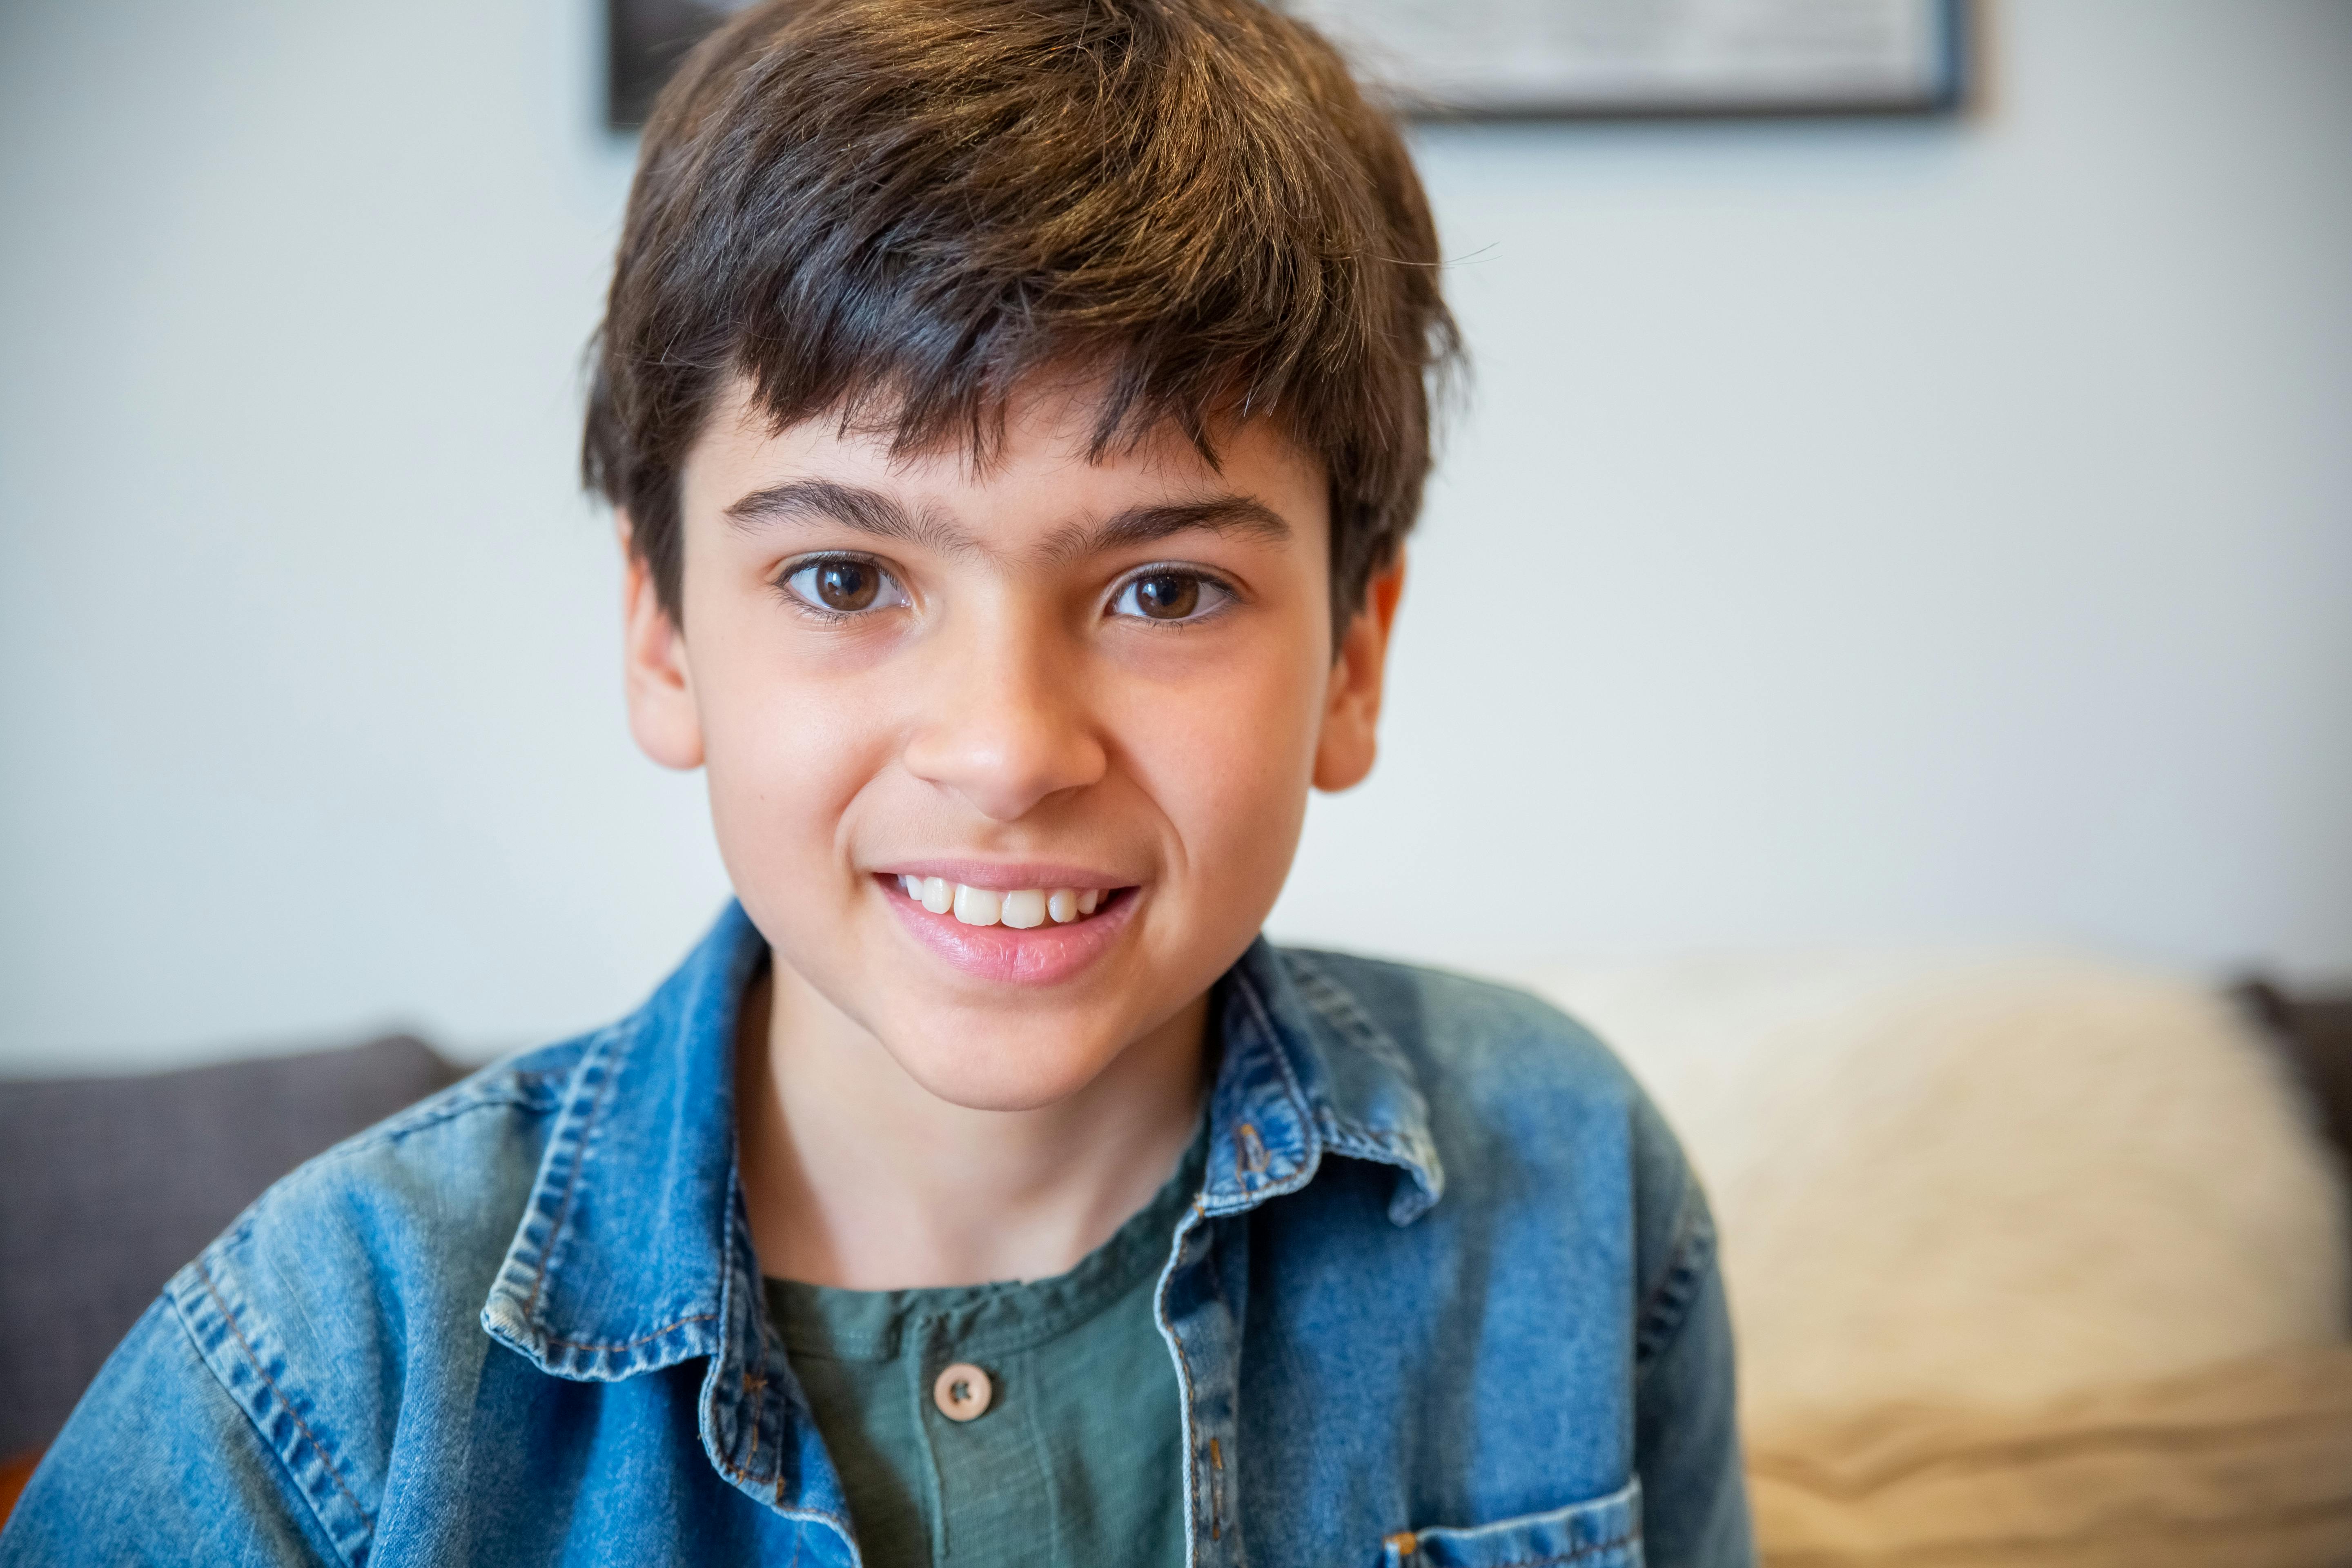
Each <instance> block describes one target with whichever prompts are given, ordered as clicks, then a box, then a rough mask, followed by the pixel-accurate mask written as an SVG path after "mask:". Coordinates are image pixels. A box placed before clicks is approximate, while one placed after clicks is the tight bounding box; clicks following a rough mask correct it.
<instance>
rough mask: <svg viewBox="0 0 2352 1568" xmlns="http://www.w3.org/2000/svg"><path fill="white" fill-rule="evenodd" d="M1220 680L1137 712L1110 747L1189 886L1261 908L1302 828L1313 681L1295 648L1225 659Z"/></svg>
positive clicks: (1311, 669) (1314, 672) (1256, 915)
mask: <svg viewBox="0 0 2352 1568" xmlns="http://www.w3.org/2000/svg"><path fill="white" fill-rule="evenodd" d="M1223 670H1224V673H1223V674H1221V675H1220V676H1219V677H1218V678H1217V679H1207V680H1200V679H1196V680H1193V681H1189V682H1187V683H1186V684H1185V687H1184V688H1183V689H1181V691H1179V692H1175V693H1166V692H1162V693H1158V694H1155V698H1154V700H1147V701H1144V702H1140V703H1139V704H1137V705H1136V707H1135V709H1134V710H1133V711H1131V712H1130V714H1129V716H1128V718H1127V721H1126V722H1125V723H1123V724H1122V726H1121V728H1122V731H1124V733H1123V736H1122V742H1123V745H1122V749H1123V750H1124V751H1125V752H1126V753H1127V755H1128V756H1129V759H1130V760H1131V765H1132V766H1133V767H1134V769H1135V770H1136V772H1137V773H1138V774H1139V779H1140V782H1141V783H1142V784H1143V787H1144V788H1145V790H1146V791H1147V792H1148V793H1149V794H1150V795H1151V797H1152V798H1153V799H1154V801H1156V802H1157V803H1158V805H1159V806H1160V810H1161V811H1163V812H1164V813H1166V814H1167V816H1168V818H1169V820H1170V822H1171V825H1172V826H1174V828H1175V830H1176V835H1177V837H1178V839H1179V840H1180V842H1181V844H1182V846H1183V852H1184V854H1185V856H1186V857H1187V858H1188V860H1189V861H1190V865H1189V867H1188V869H1189V870H1190V871H1191V873H1192V877H1193V879H1194V880H1195V885H1196V886H1200V887H1205V888H1212V889H1216V890H1217V891H1218V893H1219V895H1220V896H1221V897H1223V896H1225V895H1226V894H1227V893H1228V891H1229V892H1230V895H1231V896H1232V897H1233V898H1234V899H1235V900H1240V901H1242V902H1246V903H1249V904H1252V905H1255V904H1259V903H1263V904H1265V906H1267V907H1271V905H1272V902H1273V899H1274V895H1275V894H1276V892H1278V891H1279V890H1280V888H1281V883H1282V879H1283V878H1284V876H1285V875H1286V874H1287V872H1288V870H1289V868H1290V859H1291V856H1292V854H1293V852H1294V851H1295V850H1296V849H1297V845H1298V835H1299V830H1300V827H1301V826H1302V824H1303V823H1304V821H1305V818H1306V809H1307V782H1308V779H1309V777H1310V775H1311V774H1312V773H1313V769H1314V757H1315V740H1316V725H1317V722H1318V720H1319V718H1320V716H1321V697H1322V689H1323V679H1322V671H1321V670H1320V668H1318V665H1317V663H1316V661H1315V660H1314V659H1313V658H1311V657H1308V656H1307V655H1306V654H1305V653H1303V652H1301V651H1298V650H1282V651H1276V650H1266V656H1265V657H1263V658H1251V657H1236V658H1232V659H1230V660H1227V661H1224V665H1223ZM1264 913H1265V910H1264V909H1256V910H1255V911H1254V912H1249V913H1248V919H1249V920H1250V921H1252V922H1253V924H1254V922H1255V921H1256V920H1257V919H1261V918H1263V916H1264Z"/></svg>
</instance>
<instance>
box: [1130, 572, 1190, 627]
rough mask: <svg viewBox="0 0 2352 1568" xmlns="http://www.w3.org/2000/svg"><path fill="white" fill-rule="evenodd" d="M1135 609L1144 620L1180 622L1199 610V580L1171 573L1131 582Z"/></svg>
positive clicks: (1161, 573) (1140, 578)
mask: <svg viewBox="0 0 2352 1568" xmlns="http://www.w3.org/2000/svg"><path fill="white" fill-rule="evenodd" d="M1133 593H1134V595H1135V607H1136V609H1137V610H1138V611H1139V612H1140V613H1141V614H1142V615H1143V616H1146V617H1147V618H1148V619H1150V620H1155V621H1181V620H1182V619H1184V617H1185V616H1190V615H1191V614H1192V612H1193V611H1195V610H1197V609H1199V608H1200V607H1201V580H1200V579H1199V578H1198V577H1185V576H1180V575H1178V574H1175V573H1173V572H1160V573H1156V574H1153V575H1151V576H1149V577H1139V578H1137V579H1136V580H1135V584H1134V587H1133Z"/></svg>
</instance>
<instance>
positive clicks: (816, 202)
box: [583, 0, 1460, 633]
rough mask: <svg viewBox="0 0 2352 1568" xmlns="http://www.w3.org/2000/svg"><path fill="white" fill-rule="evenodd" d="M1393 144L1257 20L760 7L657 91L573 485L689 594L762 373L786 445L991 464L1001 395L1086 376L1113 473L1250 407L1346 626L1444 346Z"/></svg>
mask: <svg viewBox="0 0 2352 1568" xmlns="http://www.w3.org/2000/svg"><path fill="white" fill-rule="evenodd" d="M1437 268H1438V253H1437V234H1436V228H1435V226H1434V225H1433V223H1432V222H1431V220H1430V216H1429V205H1428V203H1427V201H1426V199H1425V198H1424V197H1423V195H1422V190H1421V184H1420V181H1419V180H1418V179H1417V178H1416V177H1415V175H1414V174H1413V169H1412V162H1411V160H1410V158H1409V157H1408V155H1407V154H1406V152H1405V149H1404V145H1403V142H1402V140H1401V139H1400V137H1399V135H1398V132H1397V130H1396V127H1395V126H1394V124H1393V123H1392V122H1391V121H1390V120H1389V119H1388V117H1387V116H1385V115H1384V114H1382V113H1381V112H1380V111H1379V110H1375V109H1374V108H1372V107H1371V106H1370V104H1368V103H1367V102H1366V101H1365V100H1364V98H1363V97H1362V95H1361V94H1360V93H1359V91H1358V90H1357V88H1356V85H1355V83H1354V82H1353V81H1352V80H1351V79H1349V75H1348V71H1347V68H1346V67H1345V66H1344V65H1343V64H1342V63H1341V62H1340V60H1339V57H1338V55H1337V54H1335V53H1334V52H1333V50H1332V49H1331V47H1330V46H1329V45H1328V44H1327V43H1325V42H1324V41H1323V39H1322V38H1320V37H1318V36H1317V35H1316V34H1315V33H1314V32H1312V31H1311V30H1309V29H1308V28H1307V27H1306V26H1302V25H1301V24H1299V23H1298V22H1296V21H1294V20H1292V19H1290V18H1288V17H1286V16H1282V15H1280V14H1279V13H1277V12H1276V11H1274V10H1272V9H1271V8H1269V7H1267V6H1265V5H1261V4H1259V3H1257V0H768V3H766V4H762V5H754V6H752V7H751V9H749V10H747V11H745V12H743V13H741V14H740V15H739V16H736V17H734V18H733V19H732V20H731V21H730V22H729V23H728V24H727V25H726V26H724V27H723V28H721V29H720V30H719V32H718V33H717V34H716V35H714V36H713V37H711V38H709V40H707V41H706V42H705V43H704V44H703V45H702V46H701V47H699V48H698V49H697V50H696V51H695V52H694V53H693V54H692V55H691V56H689V57H688V59H687V61H686V62H685V64H684V66H683V68H681V69H680V71H679V73H678V75H677V78H676V79H674V80H673V81H672V82H671V83H670V85H669V86H668V88H667V89H665V90H664V91H663V93H662V95H661V98H660V100H659V101H658V102H657V103H656V105H655V108H654V111H653V115H652V118H651V120H650V121H649V122H648V123H647V125H646V132H645V142H644V145H643V148H642V150H641V151H640V153H639V155H638V163H637V175H636V182H635V185H634V186H633V187H632V189H631V191H630V193H629V207H628V218H627V223H626V226H625V229H624V232H623V234H622V237H621V245H620V251H619V255H618V257H617V258H616V259H615V263H614V274H613V288H612V294H611V297H610V299H609V300H608V301H607V304H606V308H605V316H604V325H603V327H602V329H601V330H600V331H599V333H598V336H597V340H596V343H595V346H594V350H593V355H594V379H593V388H592V391H591V393H590V396H589V403H588V416H587V431H586V437H585V440H584V443H583V471H584V474H585V478H586V481H587V483H588V484H589V486H590V487H592V488H593V489H598V490H601V491H602V492H603V493H604V495H605V496H607V497H608V498H610V499H611V500H612V501H613V502H614V504H615V505H616V506H620V507H623V508H625V510H626V511H627V513H628V517H629V521H630V525H631V534H630V541H631V548H632V549H633V550H635V552H637V553H638V554H639V556H640V557H641V558H642V559H643V560H644V562H645V563H646V566H647V567H648V569H649V570H650V572H651V574H652V576H653V579H654V583H655V585H656V591H657V592H658V593H659V595H661V599H662V603H663V604H664V605H665V606H666V607H667V609H668V610H669V611H670V613H671V614H672V616H676V615H677V613H678V610H679V570H680V545H679V537H678V536H679V526H678V474H679V469H680V468H681V466H682V464H683V463H684V461H685V459H686V456H687V453H688V449H689V448H690V447H691V446H692V445H693V443H694V441H695V439H696V437H698V435H699V434H700V432H701V429H702V426H703V423H704V421H705V420H706V419H707V417H708V416H709V411H710V406H711V405H712V403H713V401H714V400H715V399H716V398H717V397H718V396H719V395H720V394H721V393H722V392H723V391H724V389H725V387H726V385H727V384H729V383H730V381H731V379H732V378H733V377H735V376H738V375H741V376H744V377H747V378H749V380H750V382H751V385H752V387H753V389H754V392H755V395H756V396H757V399H758V401H759V404H760V405H761V407H762V409H763V411H764V412H765V413H766V414H767V415H768V416H770V417H771V418H772V420H773V421H774V423H775V425H776V426H777V427H778V428H780V429H781V428H782V427H783V426H787V425H791V424H793V423H795V422H797V421H799V420H802V419H805V418H809V417H812V416H817V415H822V414H828V413H832V414H838V415H839V416H840V417H841V418H842V419H843V420H844V421H845V422H855V423H856V424H859V425H861V426H862V425H866V424H868V423H872V424H873V425H875V426H877V427H878V428H882V429H886V430H887V431H889V432H890V434H891V436H892V438H893V441H894V443H895V445H896V448H897V449H898V450H900V451H914V450H919V449H923V448H926V447H931V446H933V445H935V444H936V443H939V442H940V441H943V440H949V439H958V440H961V441H963V442H965V443H967V444H968V446H969V448H970V450H971V454H972V456H973V458H974V459H975V460H976V461H982V462H984V461H985V460H986V459H987V457H988V454H989V453H990V451H991V450H992V445H993V443H994V442H995V441H996V440H997V439H999V438H1000V437H1001V435H1002V421H1003V410H1004V405H1005V398H1006V396H1007V395H1008V393H1009V392H1010V391H1011V390H1012V389H1013V387H1014V386H1015V385H1016V384H1019V383H1020V382H1022V380H1023V378H1024V377H1025V376H1029V375H1031V374H1035V373H1038V372H1057V371H1065V370H1068V369H1070V368H1073V367H1077V368H1082V369H1083V370H1084V371H1086V372H1087V374H1098V375H1100V376H1101V377H1102V384H1103V385H1104V387H1105V392H1104V394H1103V396H1102V398H1101V402H1100V405H1099V411H1098V414H1097V422H1096V426H1095V429H1094V440H1093V453H1092V455H1093V457H1094V458H1096V459H1097V460H1099V459H1100V458H1102V457H1103V456H1104V455H1105V454H1106V453H1107V452H1109V451H1111V450H1113V449H1114V448H1115V447H1118V444H1120V443H1121V442H1125V441H1132V440H1134V439H1138V438H1139V437H1142V436H1143V435H1144V434H1146V433H1147V432H1149V431H1150V430H1151V429H1153V428H1155V427H1157V426H1160V424H1161V423H1162V422H1164V421H1173V422H1174V423H1175V425H1176V426H1178V427H1179V428H1180V429H1181V430H1182V431H1183V432H1184V433H1185V434H1186V435H1187V436H1189V437H1191V438H1192V441H1193V442H1194V443H1195V445H1197V446H1198V447H1199V448H1200V449H1201V451H1202V453H1203V454H1204V455H1205V456H1206V457H1208V458H1210V460H1211V461H1214V460H1215V457H1216V451H1215V447H1214V445H1213V434H1214V432H1215V429H1216V427H1217V426H1218V423H1219V421H1220V420H1221V419H1225V418H1236V417H1250V416H1260V415H1264V416H1271V417H1274V418H1276V419H1278V420H1280V421H1281V422H1282V423H1283V426H1284V428H1285V430H1286V434H1288V435H1289V436H1290V437H1291V438H1293V439H1294V440H1296V441H1297V442H1298V443H1299V444H1300V445H1301V446H1302V447H1305V448H1306V449H1307V450H1308V451H1309V452H1311V453H1313V454H1314V455H1315V456H1316V457H1317V458H1319V459H1320V460H1321V461H1322V463H1323V465H1324V468H1325V470H1326V471H1327V473H1328V476H1329V484H1330V502H1331V545H1332V548H1331V595H1332V607H1333V612H1334V616H1335V621H1336V622H1337V623H1338V624H1336V625H1335V626H1334V631H1335V633H1336V632H1337V630H1338V629H1339V625H1344V624H1345V621H1346V620H1347V618H1348V617H1349V616H1351V615H1352V614H1353V613H1354V611H1355V610H1356V609H1357V607H1358V606H1360V605H1361V603H1362V600H1363V595H1364V592H1365V585H1366V584H1367V583H1368V582H1369V580H1370V577H1371V576H1372V574H1374V573H1375V572H1377V571H1378V570H1380V569H1381V567H1382V566H1384V565H1385V564H1387V563H1389V562H1390V561H1391V559H1393V557H1394V555H1395V552H1396V549H1397V546H1398V543H1399V542H1400V541H1402V538H1403V537H1404V534H1405V531H1406V530H1407V529H1409V528H1410V527H1411V526H1412V521H1413V517H1414V514H1415V513H1416V512H1417V511H1418V510H1419V509H1420V504H1421V490H1422V483H1423V479H1424V478H1425V477H1426V476H1427V474H1428V471H1429V464H1430V400H1431V395H1432V392H1433V380H1434V378H1435V377H1436V376H1437V375H1439V374H1443V373H1444V372H1445V371H1446V370H1447V369H1449V368H1450V367H1451V366H1453V365H1454V363H1456V362H1457V361H1458V359H1459V355H1460V348H1459V343H1458V340H1457V337H1456V334H1455V331H1454V321H1453V318H1452V317H1451V316H1450V315H1449V314H1448V313H1447V311H1446V309H1445V303H1444V300H1443V299H1442V298H1441V296H1440V294H1439V291H1438V275H1437Z"/></svg>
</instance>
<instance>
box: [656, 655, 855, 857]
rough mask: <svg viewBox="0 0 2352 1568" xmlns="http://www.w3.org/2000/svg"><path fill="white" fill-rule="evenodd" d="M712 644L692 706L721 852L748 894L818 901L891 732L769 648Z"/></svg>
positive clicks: (835, 687) (832, 685)
mask: <svg viewBox="0 0 2352 1568" xmlns="http://www.w3.org/2000/svg"><path fill="white" fill-rule="evenodd" d="M714 640H719V642H720V646H719V647H718V648H717V649H716V650H715V652H716V654H717V657H716V658H711V659H709V660H706V661H703V666H702V667H700V668H698V669H697V681H696V689H695V698H696V705H697V708H698V710H699V714H700V718H701V723H702V731H703V749H704V757H705V763H704V766H705V769H706V771H707V775H708V782H709V792H710V815H711V823H712V826H713V828H714V829H715V830H716V833H717V837H718V839H719V856H720V858H722V859H723V860H724V861H725V862H726V864H727V868H728V870H729V872H730V875H731V876H732V878H733V880H734V883H735V886H736V887H737V888H738V889H743V890H744V891H746V892H747V893H750V894H752V895H753V896H756V894H757V891H758V890H761V889H765V890H770V892H771V896H773V895H774V894H775V893H782V894H783V895H784V896H785V897H786V898H787V899H788V900H792V901H795V902H798V901H801V900H821V899H822V898H823V897H824V895H823V894H822V893H821V892H820V891H819V889H824V888H825V887H827V886H829V885H830V884H831V882H832V881H833V880H834V879H833V878H832V877H831V876H830V872H831V871H832V869H833V868H834V867H835V865H836V864H837V863H838V859H839V857H838V854H837V849H838V847H839V842H840V835H841V833H842V831H843V827H844V824H845V820H846V817H847V814H848V811H849V807H850V804H851V802H852V801H853V800H854V799H855V797H856V795H857V793H858V791H859V790H860V789H861V788H862V787H863V786H864V784H865V783H866V781H867V780H868V779H870V778H871V777H872V776H873V773H874V771H875V759H876V758H877V757H878V756H881V755H883V754H886V753H887V749H888V747H887V729H886V727H885V725H884V724H883V723H882V722H881V721H880V715H879V713H878V711H877V706H876V704H874V703H873V702H871V701H869V700H858V699H857V698H856V696H855V695H854V694H852V693H849V692H845V691H843V690H841V689H839V687H840V686H841V684H842V683H841V682H840V681H838V680H831V679H825V678H824V676H823V675H821V674H812V673H811V672H808V671H805V670H800V669H795V668H789V667H788V666H787V664H786V663H785V661H783V660H782V659H779V658H777V657H776V652H775V650H774V649H773V648H762V647H757V646H752V645H751V644H750V643H749V642H748V640H747V642H746V643H745V645H744V646H740V647H727V646H725V642H724V639H723V637H722V638H720V639H714ZM703 668H708V669H709V671H710V676H709V679H703ZM747 902H749V900H748V899H747Z"/></svg>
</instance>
